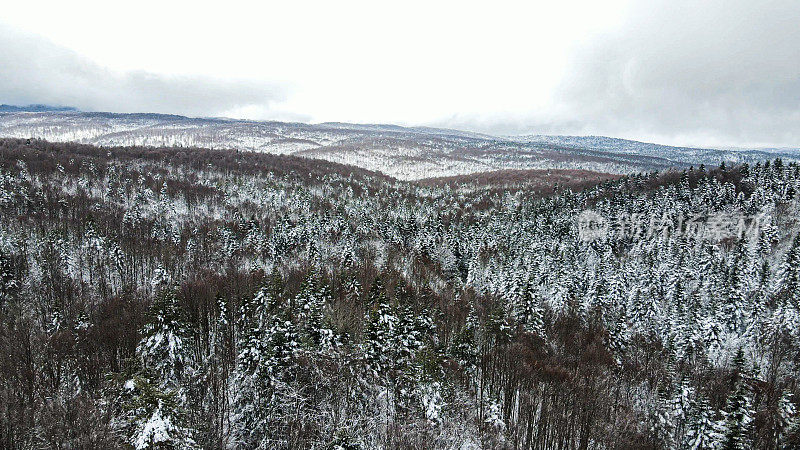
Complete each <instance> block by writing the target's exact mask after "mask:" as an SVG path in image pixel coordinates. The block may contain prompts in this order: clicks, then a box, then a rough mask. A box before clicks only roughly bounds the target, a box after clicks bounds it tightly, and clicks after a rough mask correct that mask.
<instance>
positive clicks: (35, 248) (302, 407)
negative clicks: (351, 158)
mask: <svg viewBox="0 0 800 450" xmlns="http://www.w3.org/2000/svg"><path fill="white" fill-rule="evenodd" d="M798 201H800V165H798V164H797V163H794V162H791V163H789V162H783V161H781V160H780V159H775V160H771V161H763V162H760V163H757V164H750V165H732V164H729V165H728V166H727V167H726V166H725V165H722V166H720V167H714V168H711V167H703V166H696V167H692V168H690V169H686V170H673V171H666V172H661V173H657V172H653V173H641V174H631V175H626V176H621V177H614V178H613V179H608V180H605V181H602V182H599V183H597V184H592V185H590V186H588V185H586V184H585V183H584V184H581V185H580V186H578V185H577V184H576V185H571V184H570V183H565V184H562V185H559V186H555V188H554V189H543V188H542V187H541V185H540V184H537V185H531V184H528V183H526V182H525V180H524V179H516V180H505V181H502V182H498V183H480V184H470V183H469V181H468V180H464V181H463V182H459V183H447V184H437V183H417V182H408V181H398V180H395V179H393V178H390V177H387V176H384V175H381V174H378V173H375V172H369V171H366V170H363V169H359V168H355V167H350V166H345V165H340V164H336V163H332V162H325V161H318V160H312V159H304V158H299V157H294V156H278V155H268V154H259V153H250V152H236V151H229V150H207V149H195V148H142V147H94V146H89V145H79V144H69V143H49V142H46V141H41V140H25V139H0V448H7V449H40V448H48V449H49V448H57V449H73V448H74V449H78V448H122V449H125V448H131V449H134V448H135V449H191V448H204V449H205V448H208V449H223V448H225V449H273V448H276V449H290V448H291V449H306V448H308V449H331V450H333V449H337V450H338V449H342V450H344V449H376V448H377V449H399V448H414V449H417V448H425V449H465V450H466V449H607V448H613V449H749V448H759V449H779V448H780V449H783V448H800V410H799V409H798V408H800V385H798V380H799V379H800V371H799V370H798V368H799V367H800V312H799V309H800V237H798V230H800V204H798ZM587 211H591V214H592V217H595V218H598V217H599V218H602V219H603V220H606V221H607V222H606V224H607V225H608V224H611V225H612V226H600V227H596V228H592V229H591V231H592V233H591V234H592V236H589V237H587V235H586V233H585V231H586V230H585V229H583V228H582V225H583V223H582V222H581V220H580V219H581V218H582V217H586V212H587ZM642 217H644V218H646V221H647V223H648V225H647V227H645V228H646V229H639V228H637V226H638V225H637V223H631V222H633V221H632V220H630V219H631V218H642ZM719 217H741V218H747V219H746V220H745V219H743V221H745V222H746V224H747V228H746V229H736V230H734V232H733V233H730V234H725V233H705V234H704V233H696V232H689V231H691V230H690V228H691V226H695V227H696V226H699V227H700V228H704V227H708V226H709V225H710V223H711V221H712V219H714V218H719ZM653 218H655V220H653ZM686 218H695V219H693V220H692V221H688V220H686ZM697 218H699V219H697ZM690 222H691V223H690ZM653 223H656V224H657V226H656V227H655V229H654V228H653V226H652V224H653ZM754 223H755V224H756V225H757V226H753V224H754ZM619 224H623V225H621V226H617V225H619ZM690 225H691V226H690ZM694 229H696V228H694ZM631 230H635V232H631ZM717 231H719V230H717Z"/></svg>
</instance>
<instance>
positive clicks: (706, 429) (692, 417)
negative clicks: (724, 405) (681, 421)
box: [683, 394, 722, 450]
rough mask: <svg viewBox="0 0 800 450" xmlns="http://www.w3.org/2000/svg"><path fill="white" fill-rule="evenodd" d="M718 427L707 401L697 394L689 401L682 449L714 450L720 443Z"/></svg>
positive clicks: (720, 436)
mask: <svg viewBox="0 0 800 450" xmlns="http://www.w3.org/2000/svg"><path fill="white" fill-rule="evenodd" d="M718 428H719V426H718V425H717V422H716V421H715V420H714V411H713V410H712V409H711V407H710V406H709V405H708V400H707V399H706V398H705V397H704V396H703V395H702V394H698V395H697V396H696V397H695V398H694V399H692V400H691V403H690V407H689V412H688V415H687V423H686V433H685V435H684V437H683V448H686V449H690V450H714V449H716V448H718V447H719V446H720V444H721V443H722V435H720V433H719V430H718Z"/></svg>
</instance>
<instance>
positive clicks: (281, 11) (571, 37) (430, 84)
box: [2, 0, 625, 123]
mask: <svg viewBox="0 0 800 450" xmlns="http://www.w3.org/2000/svg"><path fill="white" fill-rule="evenodd" d="M624 4H625V2H624V1H619V0H616V1H612V2H611V3H610V4H606V3H605V2H597V1H583V0H571V1H569V0H568V1H560V2H552V1H549V2H512V1H493V2H486V1H482V2H470V1H461V0H459V1H446V2H432V1H419V0H411V1H403V2H380V1H352V0H348V1H280V2H242V1H227V2H208V3H203V2H197V1H186V2H183V1H180V2H167V1H163V0H162V1H150V0H145V1H137V2H133V3H129V2H125V3H124V5H125V6H118V5H122V4H121V3H117V2H109V1H107V0H103V1H77V2H74V1H70V2H64V1H41V0H40V1H36V0H33V1H24V2H12V3H11V4H9V5H6V6H5V7H4V8H3V15H2V18H3V19H2V20H4V21H5V22H7V23H9V24H12V25H14V26H15V27H16V28H18V29H23V30H25V31H29V32H32V33H35V34H38V35H41V36H44V37H46V38H48V39H49V40H51V41H53V42H54V43H56V44H59V45H61V46H64V47H67V48H69V49H72V50H74V51H76V52H77V53H79V54H81V55H83V56H85V57H88V58H90V59H91V60H93V61H94V62H96V63H98V64H100V65H102V66H105V67H108V68H110V69H113V70H117V71H134V70H146V71H148V72H154V73H157V74H165V75H168V74H181V75H197V74H202V75H206V76H212V77H217V78H222V79H227V78H236V79H241V78H246V79H251V80H269V81H276V80H278V81H283V82H288V84H289V87H290V97H289V98H288V99H287V101H286V103H285V104H282V105H278V111H277V113H278V114H279V113H280V111H281V110H285V111H286V112H289V113H290V114H292V115H301V116H303V115H305V116H308V117H309V118H310V119H311V120H313V121H327V120H339V121H361V122H363V121H367V122H370V121H371V122H386V121H389V122H403V123H425V122H429V121H433V120H440V119H443V118H446V117H447V116H449V115H452V114H455V113H489V112H494V111H503V112H508V111H525V110H528V109H530V108H531V106H532V105H539V104H542V103H543V102H545V101H546V100H547V99H548V96H549V95H550V93H551V92H552V89H553V88H554V87H555V85H556V84H557V83H558V81H559V79H560V76H561V72H562V71H563V69H564V65H565V63H566V61H565V58H566V55H567V52H568V50H569V47H570V46H572V45H573V44H574V43H575V42H576V41H577V40H580V39H582V38H585V37H586V36H588V35H589V34H590V33H592V32H595V31H597V30H598V29H600V28H603V27H606V26H612V25H613V24H614V23H615V22H617V21H618V20H619V18H620V16H621V15H622V12H623V9H624ZM259 106H260V105H251V106H250V107H247V108H242V109H241V110H239V111H238V114H234V115H237V116H242V115H244V116H250V117H255V118H263V117H270V116H272V115H274V114H275V112H273V111H264V110H263V109H262V108H259ZM232 113H233V112H228V114H232Z"/></svg>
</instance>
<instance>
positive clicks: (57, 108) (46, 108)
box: [0, 104, 78, 112]
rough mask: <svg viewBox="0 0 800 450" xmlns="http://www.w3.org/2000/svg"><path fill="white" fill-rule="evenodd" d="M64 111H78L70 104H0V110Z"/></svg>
mask: <svg viewBox="0 0 800 450" xmlns="http://www.w3.org/2000/svg"><path fill="white" fill-rule="evenodd" d="M56 111H60V112H65V111H78V109H77V108H73V107H71V106H52V105H41V104H35V105H6V104H2V105H0V112H56Z"/></svg>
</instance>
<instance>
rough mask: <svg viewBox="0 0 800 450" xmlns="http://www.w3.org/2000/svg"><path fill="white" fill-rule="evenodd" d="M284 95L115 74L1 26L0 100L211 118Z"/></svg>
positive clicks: (202, 81) (209, 81)
mask: <svg viewBox="0 0 800 450" xmlns="http://www.w3.org/2000/svg"><path fill="white" fill-rule="evenodd" d="M286 94H287V86H286V85H285V84H279V83H260V82H254V81H244V80H241V81H233V82H232V81H222V80H217V79H213V78H207V77H195V76H191V77H188V76H163V75H157V74H153V73H148V72H122V73H120V72H115V71H111V70H108V69H105V68H103V67H101V66H99V65H97V64H96V63H94V62H92V61H90V60H88V59H86V58H84V57H82V56H80V55H78V54H77V53H75V52H73V51H71V50H68V49H65V48H62V47H59V46H57V45H54V44H52V43H50V42H49V41H46V40H44V39H42V38H40V37H37V36H32V35H28V34H23V33H19V32H17V31H15V30H13V29H11V28H9V27H6V26H3V25H2V24H0V103H10V104H28V103H45V104H52V105H65V106H74V107H77V108H79V109H84V110H94V111H110V112H161V113H174V114H185V115H193V116H209V115H217V114H222V113H223V112H225V111H229V110H232V109H235V108H241V107H248V106H257V107H260V108H264V109H268V108H269V107H270V105H272V104H274V102H276V101H280V100H283V99H284V98H285V97H286Z"/></svg>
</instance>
